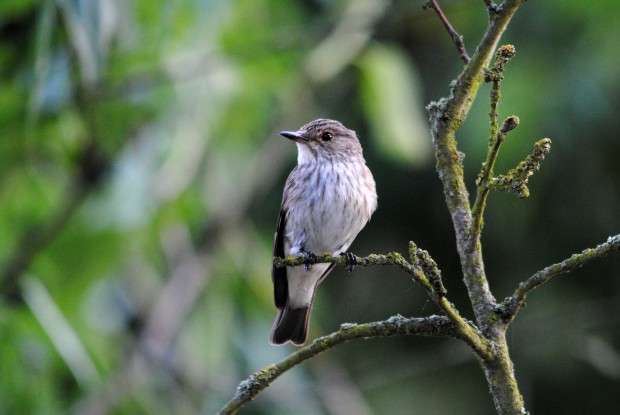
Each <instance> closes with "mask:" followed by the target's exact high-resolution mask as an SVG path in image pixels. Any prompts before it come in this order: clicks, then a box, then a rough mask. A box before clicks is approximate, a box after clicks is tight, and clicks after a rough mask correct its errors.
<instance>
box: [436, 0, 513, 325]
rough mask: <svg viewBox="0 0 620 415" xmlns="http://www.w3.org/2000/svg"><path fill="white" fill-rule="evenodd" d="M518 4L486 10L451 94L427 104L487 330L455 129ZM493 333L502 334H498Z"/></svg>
mask: <svg viewBox="0 0 620 415" xmlns="http://www.w3.org/2000/svg"><path fill="white" fill-rule="evenodd" d="M523 2H524V0H506V1H505V2H504V3H503V4H502V5H501V6H498V7H497V8H496V10H495V11H494V12H493V13H490V14H489V26H488V28H487V30H486V32H485V34H484V36H483V37H482V39H481V41H480V43H479V44H478V47H477V48H476V53H474V55H473V56H472V58H471V61H470V62H469V63H468V64H467V65H466V66H465V69H464V71H463V73H461V75H460V76H459V77H458V79H457V80H456V81H454V82H453V83H452V85H451V95H450V96H449V97H448V98H442V99H441V100H439V101H438V102H432V103H430V104H429V105H428V107H427V108H428V110H429V112H430V121H431V134H432V137H433V143H434V145H435V157H436V169H437V173H438V174H439V178H440V179H441V181H442V183H443V190H444V196H445V198H446V205H447V206H448V210H449V211H450V215H451V217H452V222H453V225H454V230H455V232H456V246H457V250H458V253H459V257H460V260H461V268H462V269H463V280H464V282H465V285H466V286H467V290H468V293H469V297H470V299H471V302H472V306H473V309H474V314H475V316H476V320H477V321H478V324H479V325H480V327H481V329H483V331H486V330H492V324H493V322H494V315H493V310H494V308H495V298H494V297H493V295H492V293H491V291H490V289H489V286H488V281H487V278H486V274H485V270H484V263H483V261H482V250H481V246H480V241H479V238H476V237H475V236H473V237H472V233H471V229H472V213H471V208H470V204H469V194H468V192H467V188H466V186H465V183H464V179H463V178H464V174H463V167H462V165H461V164H460V162H459V158H458V157H456V158H455V157H454V156H455V155H457V154H458V149H457V142H456V131H457V130H458V129H459V127H460V126H461V124H462V123H463V121H464V120H465V117H466V116H467V114H468V112H469V109H470V107H471V104H472V102H473V99H474V97H475V96H476V94H477V92H478V89H479V88H480V85H481V83H482V81H483V72H484V68H485V67H486V66H487V65H488V63H489V61H490V60H491V57H492V56H493V52H494V51H495V48H496V47H497V44H498V43H499V40H500V38H501V36H502V34H503V33H504V31H505V30H506V27H507V26H508V23H509V22H510V20H511V19H512V16H513V15H514V13H515V12H516V11H517V9H518V8H519V6H520V5H521V4H522V3H523ZM493 334H494V335H497V336H499V335H501V333H500V332H496V333H493Z"/></svg>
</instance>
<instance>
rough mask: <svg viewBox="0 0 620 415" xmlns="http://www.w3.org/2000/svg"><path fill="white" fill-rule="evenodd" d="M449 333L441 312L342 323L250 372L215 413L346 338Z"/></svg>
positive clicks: (451, 328) (454, 333) (235, 406)
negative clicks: (271, 362) (325, 334)
mask: <svg viewBox="0 0 620 415" xmlns="http://www.w3.org/2000/svg"><path fill="white" fill-rule="evenodd" d="M404 335H409V336H411V335H417V336H449V337H453V338H460V335H459V332H458V330H457V329H456V327H455V325H454V324H453V323H452V322H451V321H450V320H449V319H448V318H447V317H443V316H430V317H424V318H405V317H402V316H394V317H390V318H389V319H387V320H385V321H377V322H373V323H366V324H349V323H345V324H343V325H342V326H340V330H338V331H337V332H334V333H332V334H329V335H327V336H324V337H319V338H318V339H315V340H314V341H313V342H312V343H310V344H309V345H308V346H305V347H303V348H301V349H299V350H297V351H296V352H295V353H293V354H291V355H290V356H289V357H287V358H286V359H284V360H282V361H280V362H279V363H276V364H272V365H270V366H268V367H266V368H265V369H263V370H260V371H258V372H255V373H253V374H252V375H250V377H249V378H247V379H246V380H244V381H242V382H241V383H240V384H239V386H238V387H237V392H236V393H235V396H233V398H232V399H231V400H230V401H229V402H228V403H227V404H226V405H224V407H223V408H222V409H220V411H219V412H218V414H219V415H228V414H234V413H236V412H237V411H238V410H239V409H240V408H241V407H242V406H243V405H245V404H246V403H247V402H249V401H251V400H252V399H254V397H255V396H256V395H257V394H258V393H260V392H261V391H262V390H263V389H265V388H266V387H268V386H269V385H271V383H272V382H273V381H274V380H276V379H277V378H278V377H279V376H280V375H282V374H283V373H285V372H286V371H288V370H290V369H292V368H294V367H295V366H297V365H298V364H300V363H302V362H303V361H305V360H307V359H310V358H312V357H314V356H316V355H318V354H320V353H323V352H324V351H326V350H329V349H331V348H332V347H334V346H337V345H339V344H341V343H345V342H348V341H349V340H353V339H359V338H370V337H385V336H404Z"/></svg>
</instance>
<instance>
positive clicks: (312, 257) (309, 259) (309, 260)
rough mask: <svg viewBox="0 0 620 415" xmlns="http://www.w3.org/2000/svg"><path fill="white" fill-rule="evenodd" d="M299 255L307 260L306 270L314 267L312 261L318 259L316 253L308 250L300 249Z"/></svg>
mask: <svg viewBox="0 0 620 415" xmlns="http://www.w3.org/2000/svg"><path fill="white" fill-rule="evenodd" d="M298 256H300V257H302V258H304V259H305V260H306V262H305V263H304V271H305V272H308V271H310V270H311V269H312V261H316V255H314V254H313V253H312V252H306V251H304V250H303V249H302V250H300V251H299V254H298Z"/></svg>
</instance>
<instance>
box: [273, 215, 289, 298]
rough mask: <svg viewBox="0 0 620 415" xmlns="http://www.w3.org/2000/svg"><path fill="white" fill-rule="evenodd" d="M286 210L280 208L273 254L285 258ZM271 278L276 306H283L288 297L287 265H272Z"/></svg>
mask: <svg viewBox="0 0 620 415" xmlns="http://www.w3.org/2000/svg"><path fill="white" fill-rule="evenodd" d="M285 221H286V211H285V210H284V209H281V210H280V215H279V216H278V224H277V225H276V234H275V237H274V238H273V256H274V257H280V258H284V232H285V231H284V228H285V227H286V224H285ZM271 280H272V281H273V298H274V300H275V303H276V307H278V308H283V307H285V306H286V299H287V297H288V281H287V279H286V267H281V268H278V267H276V266H275V265H272V268H271Z"/></svg>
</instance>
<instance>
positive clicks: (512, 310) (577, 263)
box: [500, 234, 620, 324]
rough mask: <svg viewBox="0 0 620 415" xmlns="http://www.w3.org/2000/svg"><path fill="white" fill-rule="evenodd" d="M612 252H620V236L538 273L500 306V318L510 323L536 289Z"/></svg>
mask: <svg viewBox="0 0 620 415" xmlns="http://www.w3.org/2000/svg"><path fill="white" fill-rule="evenodd" d="M614 251H620V234H619V235H616V236H610V237H609V238H608V239H607V241H606V242H605V243H602V244H600V245H598V246H597V247H595V248H588V249H586V250H584V251H583V252H580V253H578V254H573V255H572V256H571V257H570V258H567V259H565V260H564V261H562V262H558V263H556V264H553V265H550V266H548V267H547V268H545V269H543V270H540V271H538V272H537V273H535V274H534V275H532V276H531V277H530V278H528V279H527V280H526V281H524V282H522V283H521V284H519V287H518V288H517V289H516V290H515V292H514V293H513V294H512V296H510V297H508V298H506V300H505V301H504V302H503V303H502V304H501V305H500V312H501V316H502V318H503V320H504V323H505V324H508V323H510V322H511V321H512V320H513V319H514V317H515V316H516V314H517V313H518V312H519V310H520V309H521V307H522V306H523V304H524V303H525V298H526V297H527V295H528V294H529V293H531V292H532V291H533V290H535V289H536V288H538V287H540V286H541V285H543V284H544V283H546V282H547V281H549V280H550V279H551V278H553V277H555V276H556V275H560V274H564V273H567V272H570V271H572V270H575V269H577V268H580V267H582V266H583V265H585V264H587V263H588V262H591V261H593V260H595V259H599V258H603V257H604V256H606V255H608V254H610V253H611V252H614Z"/></svg>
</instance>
